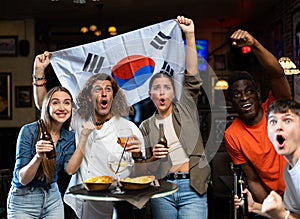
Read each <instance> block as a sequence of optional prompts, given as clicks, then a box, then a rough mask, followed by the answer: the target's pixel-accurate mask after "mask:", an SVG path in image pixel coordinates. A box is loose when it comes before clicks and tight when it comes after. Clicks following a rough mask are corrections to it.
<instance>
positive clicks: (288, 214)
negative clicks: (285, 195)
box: [284, 211, 290, 219]
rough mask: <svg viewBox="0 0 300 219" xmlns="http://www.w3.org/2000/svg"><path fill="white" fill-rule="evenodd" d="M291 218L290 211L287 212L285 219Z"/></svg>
mask: <svg viewBox="0 0 300 219" xmlns="http://www.w3.org/2000/svg"><path fill="white" fill-rule="evenodd" d="M289 216H290V211H286V213H285V217H284V219H288V218H289Z"/></svg>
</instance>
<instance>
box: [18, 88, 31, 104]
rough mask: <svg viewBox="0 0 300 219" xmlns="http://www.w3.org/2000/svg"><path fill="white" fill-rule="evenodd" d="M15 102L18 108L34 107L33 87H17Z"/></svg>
mask: <svg viewBox="0 0 300 219" xmlns="http://www.w3.org/2000/svg"><path fill="white" fill-rule="evenodd" d="M15 101H16V107H32V87H31V86H16V87H15Z"/></svg>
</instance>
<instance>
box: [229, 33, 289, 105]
mask: <svg viewBox="0 0 300 219" xmlns="http://www.w3.org/2000/svg"><path fill="white" fill-rule="evenodd" d="M230 38H231V39H232V40H233V43H232V44H233V45H235V46H238V47H243V46H250V47H251V48H252V50H253V53H254V54H255V56H256V57H257V59H258V61H259V62H260V64H261V65H262V66H263V68H264V72H265V74H266V75H267V77H268V78H269V80H270V82H271V89H272V92H273V95H274V96H275V97H276V98H277V99H278V98H285V99H291V88H290V86H289V83H288V81H287V79H286V77H285V74H284V71H283V69H282V67H281V66H280V64H279V62H278V60H277V59H276V57H275V56H274V55H273V54H272V53H270V52H269V51H268V50H267V49H266V48H265V47H263V46H262V45H261V44H260V42H258V41H257V40H256V39H255V38H254V37H253V36H252V35H251V34H249V33H248V32H247V31H244V30H237V31H235V32H234V33H233V34H232V35H231V37H230Z"/></svg>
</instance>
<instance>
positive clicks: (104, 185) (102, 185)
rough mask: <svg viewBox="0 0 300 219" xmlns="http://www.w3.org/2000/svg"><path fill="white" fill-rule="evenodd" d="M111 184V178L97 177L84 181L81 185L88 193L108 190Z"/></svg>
mask: <svg viewBox="0 0 300 219" xmlns="http://www.w3.org/2000/svg"><path fill="white" fill-rule="evenodd" d="M112 182H113V178H112V177H110V176H97V177H92V178H89V179H87V180H85V181H84V182H83V185H84V188H85V189H86V190H88V191H101V190H105V189H108V187H109V186H110V185H111V184H112Z"/></svg>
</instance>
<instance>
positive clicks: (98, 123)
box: [95, 119, 110, 126]
mask: <svg viewBox="0 0 300 219" xmlns="http://www.w3.org/2000/svg"><path fill="white" fill-rule="evenodd" d="M109 120H110V119H105V120H104V121H102V122H98V121H97V122H95V125H96V126H101V125H103V124H104V123H106V122H107V121H109Z"/></svg>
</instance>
